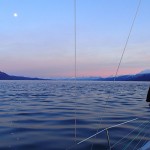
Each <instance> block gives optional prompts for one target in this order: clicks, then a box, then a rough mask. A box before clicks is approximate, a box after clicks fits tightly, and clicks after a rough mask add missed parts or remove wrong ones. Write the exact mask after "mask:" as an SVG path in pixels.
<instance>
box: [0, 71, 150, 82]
mask: <svg viewBox="0 0 150 150" xmlns="http://www.w3.org/2000/svg"><path fill="white" fill-rule="evenodd" d="M0 80H46V79H42V78H30V77H22V76H12V75H8V74H6V73H4V72H1V71H0ZM47 80H75V78H52V79H47ZM76 80H78V81H114V80H115V81H150V70H146V71H142V72H140V73H138V74H135V75H121V76H117V77H116V78H115V79H114V77H113V76H111V77H106V78H104V77H77V78H76Z"/></svg>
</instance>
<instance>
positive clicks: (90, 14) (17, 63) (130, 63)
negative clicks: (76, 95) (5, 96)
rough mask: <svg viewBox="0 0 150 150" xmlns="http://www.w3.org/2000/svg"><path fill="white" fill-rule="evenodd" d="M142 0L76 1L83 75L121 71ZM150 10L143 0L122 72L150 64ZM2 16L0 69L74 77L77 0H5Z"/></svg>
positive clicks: (79, 63)
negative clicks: (126, 43)
mask: <svg viewBox="0 0 150 150" xmlns="http://www.w3.org/2000/svg"><path fill="white" fill-rule="evenodd" d="M138 2H139V1H138V0H132V1H130V0H126V1H119V0H116V1H109V2H108V1H104V0H82V1H80V0H77V1H76V8H77V10H76V11H77V14H76V15H77V22H76V23H77V24H76V25H77V28H76V29H77V33H76V34H77V76H102V77H107V76H112V75H115V73H116V70H117V66H118V64H119V60H120V58H121V54H122V51H123V48H124V45H125V42H126V39H127V36H128V33H129V29H130V27H131V23H132V20H133V17H134V15H135V11H136V8H137V5H138ZM127 8H128V9H127ZM149 10H150V1H148V0H145V1H142V3H141V6H140V9H139V13H138V16H137V18H136V21H135V25H134V27H133V32H132V33H131V37H130V40H129V43H128V45H127V49H126V52H125V54H124V57H123V60H122V63H121V66H120V69H119V72H118V75H123V74H136V73H139V72H140V71H142V70H145V69H149V68H150V50H149V47H150V42H149V39H150V30H149V26H150V20H149V19H148V18H149ZM12 14H13V15H12ZM18 16H19V17H18ZM0 21H1V29H0V33H1V34H0V53H1V55H0V71H3V72H6V73H8V74H11V75H21V76H30V77H43V78H49V77H74V75H75V73H74V62H75V61H74V56H75V52H74V1H73V0H38V1H37V0H32V1H31V0H22V1H19V0H13V1H9V0H2V1H1V5H0Z"/></svg>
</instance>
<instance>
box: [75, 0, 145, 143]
mask: <svg viewBox="0 0 150 150" xmlns="http://www.w3.org/2000/svg"><path fill="white" fill-rule="evenodd" d="M141 1H142V0H139V2H138V6H137V9H136V12H135V15H134V18H133V21H132V24H131V27H130V30H129V33H128V36H127V39H126V42H125V45H124V48H123V51H122V54H121V58H120V60H119V63H118V66H117V69H116V73H115V76H114V80H113V83H115V81H116V77H117V75H118V71H119V68H120V65H121V63H122V59H123V57H124V54H125V51H126V49H127V45H128V42H129V39H130V36H131V33H132V30H133V26H134V23H135V20H136V18H137V15H138V11H139V8H140V5H141ZM75 16H76V15H75ZM75 19H76V18H75ZM113 86H114V84H113ZM109 99H110V93H109V94H108V97H107V99H106V103H105V106H104V111H106V105H107V102H108V100H109ZM104 130H105V129H104ZM101 132H102V131H99V132H96V133H95V134H93V135H91V136H89V137H87V138H86V139H84V140H82V141H80V142H78V143H77V144H81V143H83V142H85V141H87V140H89V139H91V138H92V137H95V136H96V135H98V134H100V133H101Z"/></svg>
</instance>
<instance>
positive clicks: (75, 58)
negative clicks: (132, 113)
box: [74, 0, 77, 142]
mask: <svg viewBox="0 0 150 150" xmlns="http://www.w3.org/2000/svg"><path fill="white" fill-rule="evenodd" d="M74 55H75V57H74V81H75V118H74V138H75V142H76V140H77V37H76V0H74Z"/></svg>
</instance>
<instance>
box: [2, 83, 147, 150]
mask: <svg viewBox="0 0 150 150" xmlns="http://www.w3.org/2000/svg"><path fill="white" fill-rule="evenodd" d="M76 86H77V87H76V88H75V83H74V82H73V81H72V82H71V81H70V82H69V81H68V82H67V81H66V82H65V81H64V82H62V81H59V82H58V81H0V149H2V150H5V149H11V150H12V149H13V150H27V149H28V150H65V149H73V150H75V149H77V150H103V149H107V148H108V142H107V136H106V132H102V133H100V134H98V135H97V136H95V137H93V138H91V139H89V140H87V141H86V142H83V143H82V144H75V143H78V142H80V141H82V140H83V139H85V138H87V137H89V136H91V135H93V134H95V133H97V132H98V131H100V130H102V129H104V128H106V127H109V126H112V125H115V124H119V123H122V122H124V121H128V120H131V119H135V118H138V119H137V120H135V121H133V122H130V123H127V124H124V125H121V126H119V127H115V128H112V129H109V138H110V145H111V146H113V148H112V149H114V150H121V149H123V150H125V149H131V150H133V149H138V148H139V147H141V146H142V145H143V144H144V143H145V142H147V141H149V140H150V131H149V127H150V124H149V122H148V121H149V119H150V107H149V106H148V104H147V103H146V102H145V98H146V94H147V90H148V87H149V83H148V82H147V83H146V82H116V83H115V84H113V83H112V82H77V84H76ZM75 112H76V113H75ZM75 118H76V138H75ZM124 136H125V138H123V137H124ZM122 138H123V139H122ZM121 139H122V140H121ZM119 140H121V141H120V142H119V143H116V142H117V141H119ZM114 144H115V145H114Z"/></svg>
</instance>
